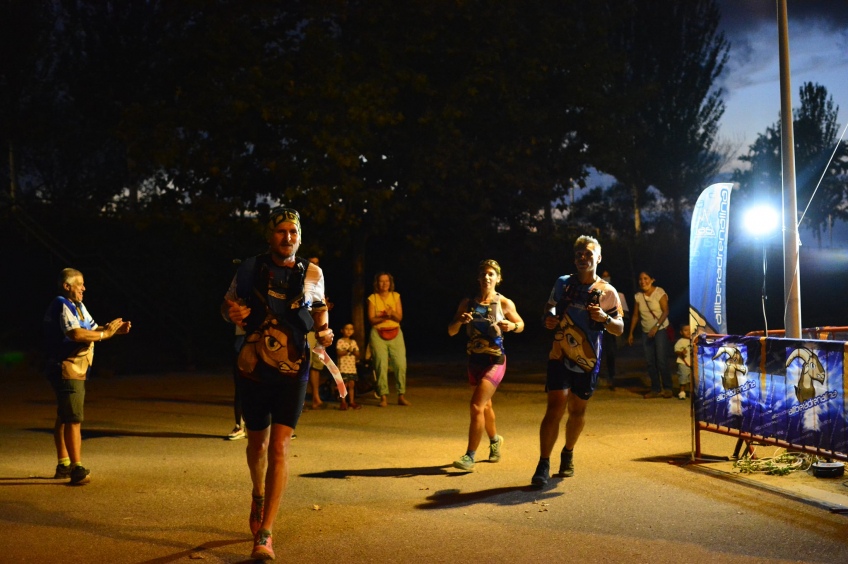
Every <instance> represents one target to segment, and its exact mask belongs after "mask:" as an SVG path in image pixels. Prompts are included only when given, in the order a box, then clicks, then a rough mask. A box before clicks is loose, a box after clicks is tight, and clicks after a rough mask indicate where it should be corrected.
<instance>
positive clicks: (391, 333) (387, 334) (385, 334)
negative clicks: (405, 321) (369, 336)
mask: <svg viewBox="0 0 848 564" xmlns="http://www.w3.org/2000/svg"><path fill="white" fill-rule="evenodd" d="M399 332H400V325H397V326H395V327H386V328H382V327H377V333H379V334H380V338H381V339H383V340H384V341H391V340H392V339H394V338H395V337H397V335H398V333H399Z"/></svg>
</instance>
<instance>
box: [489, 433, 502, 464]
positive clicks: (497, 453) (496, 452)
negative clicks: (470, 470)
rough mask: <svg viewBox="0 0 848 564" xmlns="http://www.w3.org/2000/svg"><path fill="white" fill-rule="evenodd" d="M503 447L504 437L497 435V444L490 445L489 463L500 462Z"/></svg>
mask: <svg viewBox="0 0 848 564" xmlns="http://www.w3.org/2000/svg"><path fill="white" fill-rule="evenodd" d="M502 446H503V437H502V436H500V435H496V440H495V442H493V443H492V442H490V443H489V462H500V460H501V447H502Z"/></svg>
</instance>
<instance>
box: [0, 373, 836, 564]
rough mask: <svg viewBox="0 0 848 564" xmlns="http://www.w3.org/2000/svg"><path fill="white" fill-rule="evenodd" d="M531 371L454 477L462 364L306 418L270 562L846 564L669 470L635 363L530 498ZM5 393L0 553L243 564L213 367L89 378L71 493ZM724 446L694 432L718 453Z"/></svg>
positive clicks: (234, 475)
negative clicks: (471, 463)
mask: <svg viewBox="0 0 848 564" xmlns="http://www.w3.org/2000/svg"><path fill="white" fill-rule="evenodd" d="M542 370H543V364H542V363H535V362H524V363H522V362H514V363H512V364H511V365H510V367H509V368H508V370H507V377H506V380H505V381H504V383H503V384H502V386H501V389H500V390H499V391H498V393H497V394H496V395H495V400H494V401H495V407H496V412H497V417H498V420H497V421H498V430H499V433H500V434H501V435H503V436H504V437H505V444H504V449H503V459H502V461H501V462H500V463H498V464H490V463H486V462H479V463H478V464H477V468H476V471H475V472H473V473H461V472H459V471H455V470H453V469H452V468H451V462H452V461H453V460H455V459H456V458H458V457H459V456H460V455H462V454H463V452H464V448H465V441H466V434H467V428H468V407H467V403H468V400H469V398H470V389H469V388H468V387H467V385H466V384H465V379H464V374H463V364H462V359H461V358H458V359H456V362H446V363H433V362H431V363H426V364H422V363H412V364H411V367H410V373H409V390H408V394H407V397H408V398H409V399H410V400H411V401H412V402H413V405H412V406H411V407H400V406H398V405H396V404H394V403H390V405H389V407H387V408H379V407H377V406H376V403H377V402H376V400H375V399H374V398H373V396H371V397H368V396H365V397H364V398H361V399H362V401H363V403H364V404H365V407H364V408H363V409H362V410H359V411H346V412H340V411H337V410H334V409H332V408H329V409H323V410H318V411H307V412H305V413H304V415H303V417H302V419H301V422H300V425H299V426H298V429H297V436H298V438H297V439H296V440H295V441H294V447H293V456H292V458H291V460H290V462H291V477H290V481H289V489H288V492H287V493H286V496H285V498H284V500H283V504H282V508H281V510H280V516H279V518H278V521H277V530H275V531H274V546H275V550H276V552H277V561H283V562H286V561H290V562H307V563H308V562H465V561H473V562H651V563H664V562H696V561H697V562H704V561H708V562H716V563H722V562H728V563H730V562H733V563H736V564H738V563H740V562H742V563H747V562H848V516H846V515H843V514H837V513H832V512H830V511H827V510H826V509H824V508H822V507H821V506H818V505H815V504H810V503H804V502H803V501H799V500H797V499H794V498H792V497H790V496H786V495H781V494H780V493H779V492H777V491H774V490H768V489H762V488H759V487H753V486H751V485H750V484H746V483H742V482H739V481H736V480H733V479H722V478H721V477H717V476H716V475H714V474H715V473H714V472H712V471H709V470H708V471H704V470H703V467H702V466H699V465H692V464H682V462H685V461H686V460H687V458H688V456H689V453H690V449H691V432H690V419H689V417H690V416H689V405H688V402H687V401H679V400H677V399H668V400H663V399H659V400H644V399H642V398H641V395H640V394H639V392H641V391H643V390H644V389H643V388H642V384H641V381H640V378H639V377H638V376H639V375H638V374H636V373H630V374H625V376H626V377H625V378H623V379H622V380H621V381H620V386H619V388H618V389H617V390H616V391H615V392H611V391H609V390H600V391H599V392H598V393H597V394H596V396H595V397H594V398H593V399H592V400H591V402H590V404H589V412H588V421H587V425H586V428H585V431H584V434H583V436H582V438H581V440H580V442H579V444H578V446H577V449H576V451H575V466H576V474H575V476H574V477H572V478H566V479H554V480H552V482H551V484H549V486H548V487H546V488H545V489H543V490H537V489H532V488H531V487H529V481H530V477H531V475H532V473H533V470H534V468H535V465H536V461H537V459H538V426H539V422H540V420H541V417H542V415H543V412H544V405H545V397H544V394H543V392H542V387H543V384H542V382H543V377H542ZM634 370H636V371H637V372H638V367H637V368H635V369H634ZM0 385H1V386H2V390H3V392H2V409H0V561H3V562H77V563H87V562H115V563H122V562H133V563H138V562H148V563H154V562H155V563H166V562H183V561H189V560H191V561H200V562H208V563H213V562H228V563H232V562H248V561H250V560H249V558H248V557H249V555H250V551H251V547H252V544H251V537H250V533H249V530H248V525H247V516H248V510H249V505H250V482H249V477H248V473H247V466H246V463H245V455H244V447H245V444H246V442H245V441H243V440H241V441H227V440H224V438H223V437H224V436H225V435H226V433H227V432H229V430H230V429H231V428H232V421H231V419H232V415H231V413H232V411H231V399H232V382H231V379H230V376H229V375H228V373H227V372H226V371H224V370H222V371H220V372H214V373H179V374H160V375H148V376H116V377H112V378H108V379H98V380H94V381H91V382H90V383H89V387H88V393H87V402H86V417H87V419H86V422H85V423H84V425H83V437H84V441H83V462H84V464H85V465H86V466H88V467H90V468H91V470H92V481H91V483H90V484H88V485H86V486H81V487H71V486H68V485H67V484H66V482H62V481H58V480H53V479H52V475H53V469H54V467H55V464H56V461H55V454H54V452H53V446H52V437H51V428H52V421H53V417H54V413H55V408H54V405H53V399H52V393H51V391H50V389H49V387H48V386H47V384H46V383H45V382H44V381H42V380H41V379H40V377H39V376H37V375H31V374H26V373H21V371H11V372H9V371H7V372H5V373H0ZM393 399H394V398H393ZM562 440H563V439H562V437H560V443H559V444H560V445H561V443H562ZM734 443H735V441H734V440H733V439H731V438H728V437H723V436H719V435H711V434H709V435H704V436H703V446H704V451H705V452H707V453H712V454H715V455H724V456H727V455H729V454H730V453H731V452H732V450H733V446H734ZM558 447H559V445H558ZM481 451H484V449H481ZM483 458H485V455H484V456H483ZM554 467H555V468H556V467H558V464H557V463H556V462H555V463H554ZM846 489H848V488H846ZM836 492H837V493H836V494H835V497H834V499H836V501H837V502H838V501H839V500H840V499H842V498H841V497H840V495H839V490H838V487H837V489H836Z"/></svg>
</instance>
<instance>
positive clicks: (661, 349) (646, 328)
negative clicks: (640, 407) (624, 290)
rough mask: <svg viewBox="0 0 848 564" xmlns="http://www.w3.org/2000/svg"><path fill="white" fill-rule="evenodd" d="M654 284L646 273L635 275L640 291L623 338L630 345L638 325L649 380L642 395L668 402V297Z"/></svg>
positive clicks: (669, 377)
mask: <svg viewBox="0 0 848 564" xmlns="http://www.w3.org/2000/svg"><path fill="white" fill-rule="evenodd" d="M654 282H655V280H654V279H653V278H652V277H651V275H650V274H648V273H647V272H644V271H643V272H640V273H639V288H641V290H642V291H641V292H638V293H637V294H636V296H635V297H634V302H635V304H636V305H635V306H634V311H633V318H632V319H631V320H630V333H629V334H628V336H627V344H628V345H632V344H633V330H634V329H636V323H637V322H641V324H642V346H643V348H644V349H645V360H646V361H647V362H648V374H649V375H650V377H651V391H650V392H648V393H647V394H645V399H651V398H659V397H663V398H670V397H671V396H672V395H673V393H672V390H671V388H672V384H671V369H670V368H669V362H668V359H669V347H670V345H671V341H669V338H668V334H667V331H666V330H667V329H670V328H671V324H670V323H669V322H668V294H666V293H665V291H664V290H663V289H662V288H660V287H659V286H654ZM661 379H662V385H660V384H661V382H660V380H661Z"/></svg>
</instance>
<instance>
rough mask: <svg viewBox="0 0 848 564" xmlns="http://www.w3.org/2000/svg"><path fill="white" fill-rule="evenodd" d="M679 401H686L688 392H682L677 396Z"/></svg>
mask: <svg viewBox="0 0 848 564" xmlns="http://www.w3.org/2000/svg"><path fill="white" fill-rule="evenodd" d="M677 399H686V392H684V391H683V390H680V393H679V394H677Z"/></svg>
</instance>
